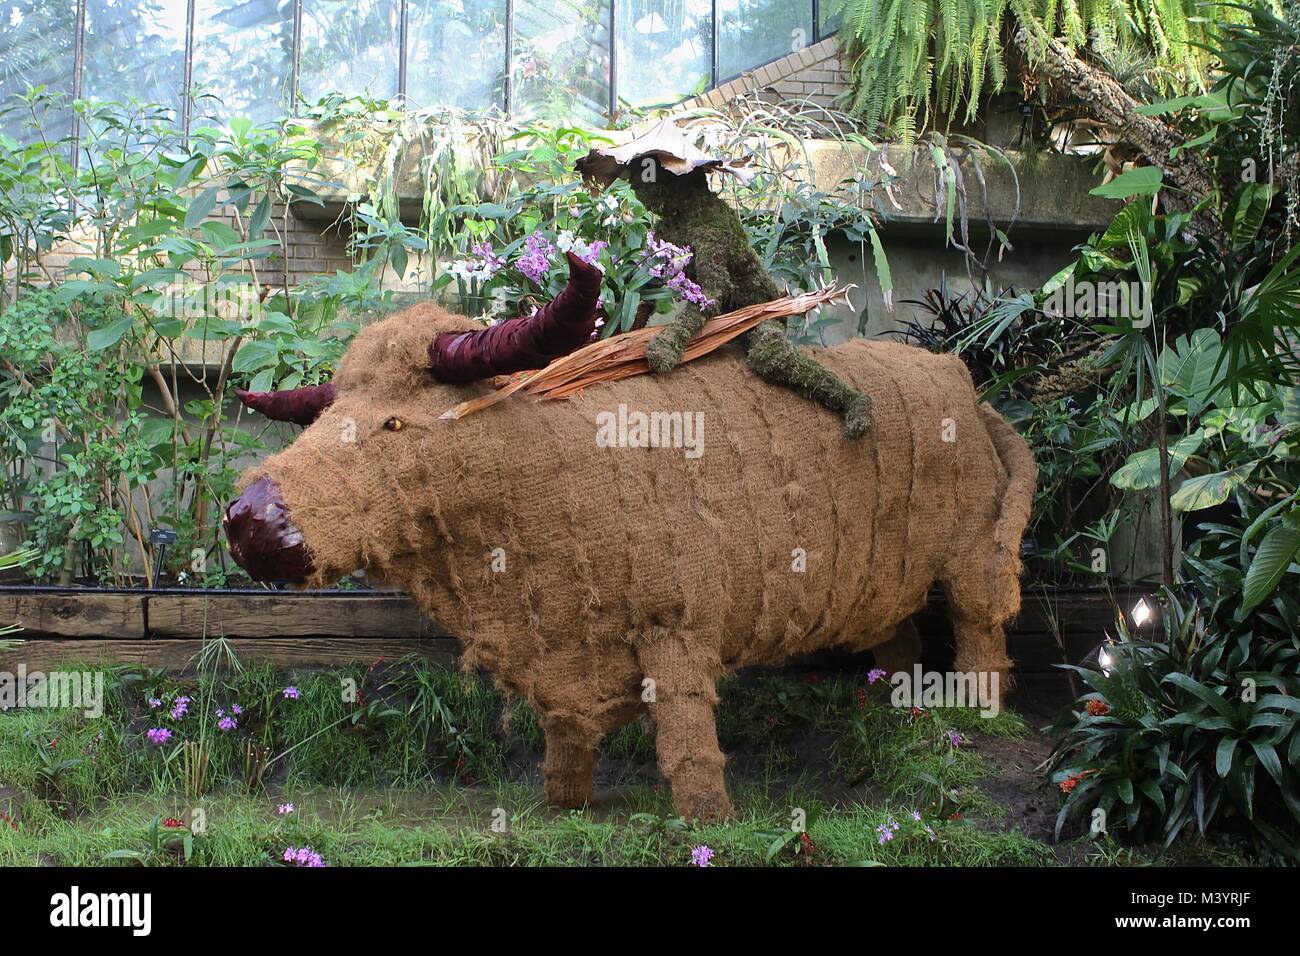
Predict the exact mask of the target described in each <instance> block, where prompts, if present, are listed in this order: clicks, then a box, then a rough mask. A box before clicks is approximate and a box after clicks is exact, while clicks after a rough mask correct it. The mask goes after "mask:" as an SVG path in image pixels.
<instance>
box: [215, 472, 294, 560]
mask: <svg viewBox="0 0 1300 956" xmlns="http://www.w3.org/2000/svg"><path fill="white" fill-rule="evenodd" d="M224 524H225V527H226V539H227V540H228V541H229V542H230V554H231V556H232V557H233V558H234V559H235V561H236V562H237V563H238V564H239V566H240V567H241V568H243V569H244V570H245V571H247V572H248V573H249V574H250V575H251V576H252V577H253V578H255V579H256V580H258V581H301V580H303V579H304V578H306V577H307V575H309V574H310V573H311V572H312V562H311V558H310V557H309V556H308V554H307V544H306V542H305V541H304V540H303V536H302V531H301V530H299V528H298V526H297V525H295V524H294V523H293V521H292V519H290V517H289V506H288V505H286V504H285V503H284V498H283V497H282V496H281V495H280V488H279V486H278V485H277V484H276V483H275V482H274V481H272V480H271V479H270V478H267V477H262V478H259V479H257V481H255V482H253V483H252V484H251V485H249V486H248V487H247V488H245V489H244V493H243V494H241V495H240V496H239V497H238V498H236V499H235V500H234V501H232V502H231V503H230V504H229V505H228V506H227V507H226V517H225V521H224Z"/></svg>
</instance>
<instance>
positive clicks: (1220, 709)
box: [1162, 671, 1233, 720]
mask: <svg viewBox="0 0 1300 956" xmlns="http://www.w3.org/2000/svg"><path fill="white" fill-rule="evenodd" d="M1162 683H1165V684H1173V685H1174V686H1176V687H1181V688H1182V689H1183V690H1185V691H1187V692H1188V693H1189V694H1191V695H1192V696H1193V697H1195V698H1196V699H1197V700H1199V701H1202V702H1203V703H1205V704H1208V705H1209V706H1210V707H1211V708H1212V709H1213V710H1214V711H1215V712H1216V713H1217V714H1218V715H1219V716H1220V717H1226V718H1228V719H1229V720H1231V719H1232V717H1233V713H1232V705H1231V704H1230V703H1228V701H1227V700H1226V699H1225V698H1224V697H1223V696H1222V695H1220V694H1216V693H1215V692H1214V691H1212V690H1211V689H1210V688H1208V687H1206V686H1205V685H1204V684H1202V683H1201V682H1200V681H1198V680H1196V679H1195V678H1193V677H1188V676H1187V675H1186V674H1183V673H1180V672H1179V671H1174V672H1173V673H1171V674H1167V675H1166V676H1165V679H1164V681H1163V682H1162Z"/></svg>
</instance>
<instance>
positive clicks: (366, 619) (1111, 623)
mask: <svg viewBox="0 0 1300 956" xmlns="http://www.w3.org/2000/svg"><path fill="white" fill-rule="evenodd" d="M1151 593H1152V591H1151V589H1149V588H1140V587H1130V586H1123V587H1117V588H1115V589H1114V590H1113V591H1105V590H1102V589H1098V588H1046V587H1031V588H1026V589H1025V591H1024V596H1023V599H1022V609H1021V613H1020V616H1019V617H1018V618H1017V619H1016V621H1015V622H1014V623H1013V624H1012V626H1010V627H1009V628H1008V643H1009V645H1010V648H1009V649H1010V653H1011V657H1012V658H1013V659H1014V660H1016V661H1017V663H1018V665H1019V666H1020V668H1021V669H1022V670H1026V671H1043V670H1051V669H1052V667H1053V665H1055V664H1058V663H1062V662H1064V661H1070V662H1077V661H1079V660H1082V659H1083V658H1084V657H1085V656H1087V654H1089V653H1090V652H1091V651H1092V650H1094V649H1095V648H1096V647H1097V645H1099V644H1100V643H1101V642H1102V640H1103V639H1104V637H1105V635H1106V634H1108V633H1110V634H1113V633H1114V630H1115V617H1116V614H1115V604H1116V603H1117V604H1118V606H1119V608H1120V609H1122V610H1125V611H1127V610H1129V609H1130V608H1131V607H1132V606H1133V605H1134V604H1135V603H1136V602H1137V600H1138V599H1139V598H1140V597H1143V596H1146V597H1149V596H1150V595H1151ZM11 623H13V624H18V625H20V626H21V627H23V628H24V630H22V631H20V632H18V633H16V634H13V635H10V636H9V638H7V639H8V640H18V641H22V642H23V643H22V644H20V645H18V646H16V647H14V648H11V649H10V650H7V651H5V650H0V668H7V667H8V664H9V663H10V662H13V663H15V664H16V663H17V662H18V661H22V662H23V663H25V664H26V665H27V669H28V670H29V671H31V670H37V669H40V668H42V667H44V668H46V669H48V666H49V665H50V664H52V663H55V662H59V661H74V660H75V661H82V662H90V661H97V660H105V661H113V662H119V663H138V664H146V665H149V666H152V667H164V666H166V667H180V666H184V665H185V664H186V663H187V662H188V661H190V660H191V659H192V658H193V657H194V655H196V654H197V653H198V650H199V647H200V646H201V644H202V641H203V639H204V637H226V638H229V639H231V640H232V641H237V642H238V643H237V652H238V653H239V655H240V657H241V659H246V660H271V661H274V662H276V663H278V664H283V665H286V666H292V665H307V664H322V665H335V664H344V663H348V662H353V661H364V662H367V663H369V662H371V661H374V660H375V659H377V658H379V657H385V658H388V659H392V658H394V657H401V656H404V655H406V654H420V655H423V656H426V657H430V658H432V659H435V660H439V661H444V662H447V663H452V662H454V660H455V658H456V656H457V654H458V651H459V643H458V642H457V641H456V640H455V638H454V637H453V636H452V635H451V634H449V633H448V632H447V631H446V630H445V629H444V628H442V627H441V626H439V625H438V624H436V623H435V622H433V621H430V620H429V619H428V618H426V617H425V616H424V615H423V614H421V613H420V610H419V609H418V608H417V607H416V605H415V603H414V602H413V601H412V600H411V599H410V598H409V597H407V596H406V595H405V594H402V593H401V592H397V591H272V590H262V589H256V590H254V589H250V590H222V591H217V590H200V589H183V588H168V589H153V590H146V589H138V590H131V589H112V588H59V587H45V586H0V626H4V625H7V624H11ZM916 623H917V627H918V629H919V630H920V632H921V634H922V636H923V637H924V638H925V639H926V640H927V643H928V645H934V644H941V643H942V642H944V641H945V640H947V639H948V638H949V636H950V630H949V627H948V623H947V609H946V603H945V601H944V598H943V595H942V594H941V593H939V592H935V593H933V594H932V595H931V597H930V603H929V606H928V607H927V608H926V609H925V610H924V611H922V612H921V613H920V614H918V615H917V617H916ZM1058 637H1059V640H1058ZM1062 644H1063V645H1064V648H1065V650H1064V653H1062V650H1061V645H1062Z"/></svg>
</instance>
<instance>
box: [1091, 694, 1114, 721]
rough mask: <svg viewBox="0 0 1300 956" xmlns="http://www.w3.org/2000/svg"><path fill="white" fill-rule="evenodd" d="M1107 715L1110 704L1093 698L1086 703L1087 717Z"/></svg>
mask: <svg viewBox="0 0 1300 956" xmlns="http://www.w3.org/2000/svg"><path fill="white" fill-rule="evenodd" d="M1109 713H1110V704H1108V703H1106V702H1105V701H1104V700H1098V699H1097V698H1095V697H1094V698H1093V699H1092V700H1090V701H1088V716H1089V717H1104V716H1106V714H1109Z"/></svg>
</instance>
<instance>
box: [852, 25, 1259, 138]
mask: <svg viewBox="0 0 1300 956" xmlns="http://www.w3.org/2000/svg"><path fill="white" fill-rule="evenodd" d="M1205 6H1206V5H1205V4H1202V3H1201V2H1199V0H842V3H841V9H842V10H843V13H844V17H843V26H842V27H841V30H840V42H841V46H842V47H843V50H844V56H845V61H846V62H847V63H848V64H849V68H850V70H851V75H852V89H851V90H850V91H849V94H848V96H847V97H846V105H847V107H848V109H849V111H850V112H851V113H853V114H854V115H855V116H857V117H858V118H859V119H861V120H862V121H863V122H864V123H865V124H866V126H867V127H868V128H869V129H870V130H871V131H872V132H873V133H876V132H880V131H882V130H883V131H884V132H886V133H889V134H892V135H893V136H895V137H897V138H899V139H902V140H905V141H909V140H910V139H911V138H912V137H913V136H914V134H915V131H916V130H917V129H918V128H924V127H925V126H927V125H928V123H929V120H930V118H931V114H932V113H939V114H943V115H946V116H957V115H959V114H960V113H961V110H962V109H963V107H964V109H965V118H966V120H967V121H969V120H971V119H973V118H974V116H975V114H976V111H977V110H978V108H979V104H980V101H981V100H982V99H983V97H985V96H987V95H988V94H990V93H996V92H998V91H1000V90H1001V89H1002V87H1003V85H1004V84H1005V83H1006V80H1007V67H1006V61H1005V56H1004V47H1005V43H1004V39H1005V37H1006V35H1007V31H1008V30H1014V29H1016V28H1018V27H1021V26H1023V27H1026V28H1028V30H1029V33H1030V36H1031V38H1036V39H1038V40H1039V41H1040V43H1039V44H1038V46H1039V48H1040V49H1042V48H1045V46H1046V43H1047V41H1048V40H1049V39H1057V40H1060V41H1062V42H1063V43H1065V44H1066V45H1067V46H1069V47H1071V48H1072V49H1078V48H1080V47H1083V46H1085V45H1091V46H1092V47H1093V49H1094V50H1095V51H1096V52H1098V53H1099V54H1103V55H1105V54H1108V53H1112V52H1114V51H1116V50H1118V49H1120V48H1126V49H1130V50H1135V51H1137V52H1138V53H1140V54H1143V55H1146V56H1150V57H1151V58H1152V60H1153V62H1154V64H1155V66H1156V68H1157V70H1158V71H1159V73H1160V75H1161V76H1162V77H1163V80H1162V82H1163V83H1165V84H1166V85H1167V86H1169V87H1173V86H1175V85H1184V86H1186V85H1190V86H1192V87H1202V86H1203V85H1204V78H1205V74H1204V71H1205V68H1206V53H1205V46H1206V45H1210V44H1211V41H1212V40H1213V39H1214V31H1215V27H1216V25H1217V24H1219V23H1229V22H1237V21H1239V20H1241V19H1242V17H1243V16H1244V13H1243V12H1242V11H1241V10H1240V9H1239V8H1238V7H1236V6H1233V5H1231V4H1224V5H1217V4H1216V5H1214V7H1213V9H1212V10H1210V9H1205Z"/></svg>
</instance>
